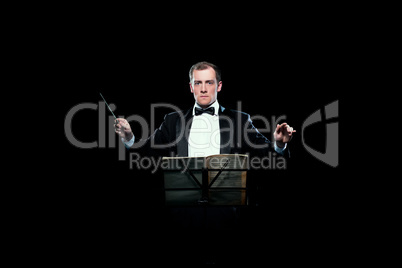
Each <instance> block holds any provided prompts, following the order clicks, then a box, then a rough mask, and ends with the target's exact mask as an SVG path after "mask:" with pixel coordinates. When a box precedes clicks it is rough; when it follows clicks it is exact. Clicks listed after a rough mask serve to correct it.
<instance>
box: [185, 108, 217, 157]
mask: <svg viewBox="0 0 402 268" xmlns="http://www.w3.org/2000/svg"><path fill="white" fill-rule="evenodd" d="M196 107H197V108H201V107H200V106H199V105H198V103H195V104H194V107H193V122H192V123H191V129H190V135H189V137H188V156H190V157H204V156H209V155H214V154H219V153H220V146H221V135H220V127H219V116H218V113H219V108H220V107H219V103H218V101H215V102H214V103H213V104H211V105H210V106H209V107H214V109H215V114H214V115H210V114H207V113H203V114H201V115H197V116H195V115H194V114H195V108H196ZM209 107H208V108H209Z"/></svg>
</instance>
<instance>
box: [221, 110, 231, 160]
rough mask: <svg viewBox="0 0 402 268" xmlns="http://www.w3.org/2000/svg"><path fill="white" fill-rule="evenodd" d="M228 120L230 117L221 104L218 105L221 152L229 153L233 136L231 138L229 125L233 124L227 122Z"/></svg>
mask: <svg viewBox="0 0 402 268" xmlns="http://www.w3.org/2000/svg"><path fill="white" fill-rule="evenodd" d="M229 120H232V118H231V117H229V114H228V111H227V110H226V109H225V108H224V107H223V106H220V107H219V128H220V132H221V149H220V153H221V154H230V152H231V141H232V140H233V137H232V139H231V136H232V135H233V129H230V125H232V126H233V122H232V124H229V122H228V121H229Z"/></svg>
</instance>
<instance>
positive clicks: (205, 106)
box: [197, 100, 216, 109]
mask: <svg viewBox="0 0 402 268" xmlns="http://www.w3.org/2000/svg"><path fill="white" fill-rule="evenodd" d="M215 102H216V100H215V101H214V102H212V103H210V104H208V105H201V104H199V103H198V102H197V105H198V106H200V107H201V108H202V109H206V108H208V107H211V105H213V104H214V103H215Z"/></svg>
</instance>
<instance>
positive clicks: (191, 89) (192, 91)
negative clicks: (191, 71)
mask: <svg viewBox="0 0 402 268" xmlns="http://www.w3.org/2000/svg"><path fill="white" fill-rule="evenodd" d="M189 85H190V91H191V93H194V89H193V85H192V84H191V82H190V83H189Z"/></svg>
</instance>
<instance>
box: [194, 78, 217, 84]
mask: <svg viewBox="0 0 402 268" xmlns="http://www.w3.org/2000/svg"><path fill="white" fill-rule="evenodd" d="M197 82H198V83H201V82H202V80H194V83H197ZM205 82H207V83H208V82H215V80H214V79H212V80H205Z"/></svg>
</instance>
